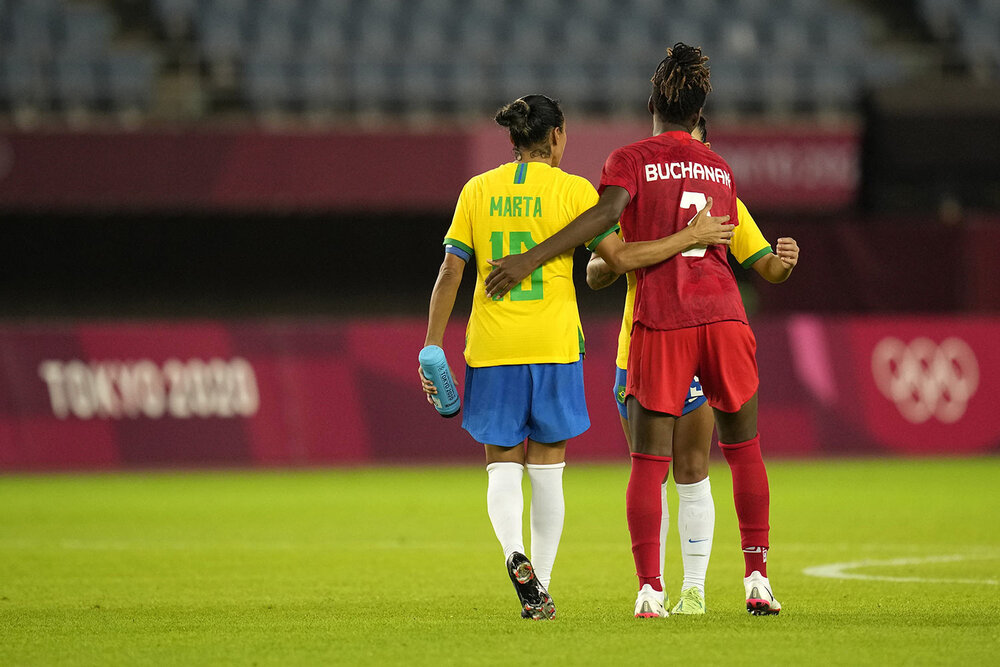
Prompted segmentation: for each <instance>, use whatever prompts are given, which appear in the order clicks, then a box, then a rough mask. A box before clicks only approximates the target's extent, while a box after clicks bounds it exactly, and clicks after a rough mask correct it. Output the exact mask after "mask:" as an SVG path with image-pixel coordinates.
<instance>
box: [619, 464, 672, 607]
mask: <svg viewBox="0 0 1000 667" xmlns="http://www.w3.org/2000/svg"><path fill="white" fill-rule="evenodd" d="M669 471H670V457H669V456H652V455H650V454H632V474H631V475H629V478H628V489H626V491H625V516H626V518H627V519H628V532H629V534H630V535H631V536H632V557H633V558H634V559H635V573H636V575H637V576H638V577H639V587H640V588H642V586H643V585H645V584H649V585H650V586H652V587H653V590H656V591H662V590H663V585H662V584H660V569H661V568H662V567H663V563H661V562H660V518H661V516H662V512H663V507H662V505H661V502H660V485H661V484H663V480H664V479H665V478H666V476H667V473H668V472H669Z"/></svg>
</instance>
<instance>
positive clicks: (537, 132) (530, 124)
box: [493, 95, 566, 160]
mask: <svg viewBox="0 0 1000 667" xmlns="http://www.w3.org/2000/svg"><path fill="white" fill-rule="evenodd" d="M493 119H494V120H495V121H496V122H497V125H500V126H502V127H506V128H507V129H508V130H509V131H510V140H511V141H512V142H513V143H514V157H515V158H516V159H518V160H521V159H522V151H526V150H530V151H531V152H530V154H531V156H532V157H549V156H550V155H551V154H552V146H551V145H550V144H549V135H550V133H551V132H552V130H553V129H555V128H557V127H558V128H560V129H561V128H563V127H564V126H565V122H566V120H565V117H564V116H563V112H562V109H561V108H559V102H558V100H553V99H551V98H549V97H546V96H545V95H525V96H524V97H521V98H518V99H516V100H514V101H513V102H511V103H510V104H507V105H505V106H503V107H501V109H500V110H499V111H497V113H496V116H494V118H493Z"/></svg>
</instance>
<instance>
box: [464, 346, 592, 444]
mask: <svg viewBox="0 0 1000 667" xmlns="http://www.w3.org/2000/svg"><path fill="white" fill-rule="evenodd" d="M464 403H465V405H463V406H462V415H463V416H462V428H464V429H465V430H466V431H468V432H469V435H471V436H472V437H473V438H475V439H476V442H481V443H483V444H484V445H497V446H500V447H513V446H515V445H518V444H520V443H521V442H523V441H524V439H525V438H531V439H532V440H534V441H535V442H542V443H549V442H559V441H560V440H568V439H569V438H573V437H576V436H578V435H580V434H581V433H583V432H584V431H586V430H587V429H588V428H590V417H589V416H588V414H587V399H586V396H585V395H584V393H583V356H582V355H581V357H580V360H579V361H576V362H573V363H571V364H518V365H514V366H483V367H481V368H473V367H472V366H466V368H465V396H464Z"/></svg>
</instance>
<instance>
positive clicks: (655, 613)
mask: <svg viewBox="0 0 1000 667" xmlns="http://www.w3.org/2000/svg"><path fill="white" fill-rule="evenodd" d="M635 617H636V618H666V617H667V608H666V600H665V599H664V595H663V591H654V590H653V587H652V586H650V585H649V584H643V585H642V588H640V589H639V594H638V595H637V596H636V598H635Z"/></svg>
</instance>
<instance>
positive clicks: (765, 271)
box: [752, 236, 799, 284]
mask: <svg viewBox="0 0 1000 667" xmlns="http://www.w3.org/2000/svg"><path fill="white" fill-rule="evenodd" d="M798 263H799V244H798V243H796V241H795V239H793V238H792V237H790V236H783V237H781V238H780V239H778V243H777V244H775V247H774V252H772V253H770V254H767V255H764V256H763V257H761V258H760V259H758V260H757V261H756V262H754V263H753V264H752V266H753V270H754V271H756V272H757V273H758V274H760V276H761V277H762V278H764V280H766V281H768V282H769V283H775V284H777V283H783V282H785V281H786V280H788V276H790V275H792V269H794V268H795V265H796V264H798Z"/></svg>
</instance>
